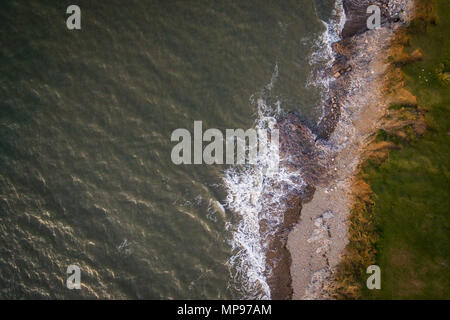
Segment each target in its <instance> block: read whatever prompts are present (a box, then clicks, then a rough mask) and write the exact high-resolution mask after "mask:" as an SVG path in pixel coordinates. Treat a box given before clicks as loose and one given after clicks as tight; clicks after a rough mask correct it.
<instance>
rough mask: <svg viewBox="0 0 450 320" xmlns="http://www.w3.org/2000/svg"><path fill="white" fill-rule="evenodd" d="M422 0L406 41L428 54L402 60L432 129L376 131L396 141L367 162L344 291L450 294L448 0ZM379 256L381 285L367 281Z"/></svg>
mask: <svg viewBox="0 0 450 320" xmlns="http://www.w3.org/2000/svg"><path fill="white" fill-rule="evenodd" d="M419 3H420V4H421V5H422V6H423V7H422V9H423V10H424V12H423V14H420V15H419V18H418V19H416V20H415V21H414V22H413V23H412V24H411V26H410V27H409V28H408V30H407V34H408V36H409V37H410V41H409V42H408V45H407V46H406V48H405V49H406V51H408V53H411V52H412V51H413V50H415V49H416V48H420V49H421V50H422V52H423V59H422V60H421V61H419V62H414V63H411V64H405V65H403V66H402V67H401V68H402V70H403V72H404V74H405V80H406V81H405V83H406V89H408V90H410V91H411V92H412V93H413V94H414V95H415V96H416V97H417V99H418V103H419V106H420V107H421V108H423V109H425V110H426V116H425V118H426V122H427V125H428V129H427V131H426V132H425V133H424V134H423V135H422V136H420V137H416V136H415V135H414V132H413V130H412V129H411V127H408V126H406V127H403V128H401V131H403V133H402V135H397V134H395V133H392V132H391V133H388V132H386V131H384V130H380V131H379V132H378V133H377V135H376V139H375V140H376V142H377V143H380V142H384V141H386V142H389V143H390V144H394V145H396V146H397V148H393V149H391V150H390V151H389V153H388V156H387V158H383V159H382V161H374V160H373V159H370V158H369V159H368V160H367V161H366V162H365V163H364V164H363V165H362V169H361V173H360V176H361V183H363V184H366V183H367V186H366V187H363V188H362V189H363V190H364V188H366V189H367V191H363V192H362V193H361V195H359V198H358V199H357V201H356V204H355V207H354V209H353V211H352V215H351V220H350V230H349V237H350V243H349V245H348V247H347V257H346V258H344V259H343V263H342V264H341V266H340V269H339V272H338V281H340V286H341V287H340V290H338V295H339V296H340V297H341V298H362V299H450V261H449V260H450V238H449V235H450V201H449V199H450V194H449V191H450V172H449V160H450V119H449V115H450V83H449V71H450V42H449V40H448V34H449V33H450V25H449V21H450V2H449V1H447V0H434V1H432V0H429V1H426V0H421V1H420V2H419ZM427 4H430V6H427ZM426 8H428V9H427V10H425V9H426ZM429 8H432V11H430V10H429ZM389 109H390V110H406V113H403V115H402V117H406V116H407V112H409V111H410V110H411V109H412V107H411V106H404V105H392V106H391V108H389ZM399 120H404V119H399ZM402 137H403V138H402ZM405 137H406V138H405ZM373 263H374V264H377V265H378V266H380V268H381V279H382V280H381V281H382V283H381V290H368V289H367V287H366V279H367V277H368V275H367V274H365V268H367V266H368V265H370V264H373ZM345 286H347V288H345ZM343 288H344V289H343Z"/></svg>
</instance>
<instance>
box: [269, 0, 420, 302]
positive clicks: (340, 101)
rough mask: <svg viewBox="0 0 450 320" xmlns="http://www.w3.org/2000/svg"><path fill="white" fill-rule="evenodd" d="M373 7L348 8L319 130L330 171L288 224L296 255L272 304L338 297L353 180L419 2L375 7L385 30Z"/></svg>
mask: <svg viewBox="0 0 450 320" xmlns="http://www.w3.org/2000/svg"><path fill="white" fill-rule="evenodd" d="M372 2H373V1H359V2H355V1H345V0H344V1H343V6H344V10H345V15H346V18H347V19H346V22H345V25H344V27H343V30H342V40H341V41H339V42H336V43H334V44H333V51H334V54H335V61H334V63H333V66H332V67H331V68H330V70H328V72H329V74H331V75H333V76H334V78H335V80H334V81H333V82H332V83H331V85H330V99H329V101H328V102H327V103H325V106H324V107H325V112H324V116H323V119H322V121H321V122H320V123H319V125H318V126H317V127H318V135H317V136H318V138H320V139H321V140H325V141H326V143H327V144H328V145H331V146H332V149H333V151H332V153H331V159H330V161H331V165H329V166H327V172H326V173H325V174H323V176H324V178H323V179H318V181H316V183H315V184H314V189H315V191H314V193H313V194H312V196H311V195H310V197H309V199H307V198H305V197H304V198H303V201H302V203H300V204H298V205H297V207H296V208H295V209H294V211H297V210H298V212H297V223H295V221H292V215H291V214H289V216H290V217H289V218H288V219H286V220H288V221H287V223H285V225H284V227H285V229H288V234H287V235H286V236H285V237H286V238H287V240H286V241H285V242H286V244H285V249H287V251H288V253H290V255H289V254H288V255H287V256H288V257H286V254H283V255H282V259H283V261H282V262H280V263H279V265H282V267H280V268H278V269H279V270H276V269H275V270H274V276H273V280H274V281H275V282H276V281H278V283H275V285H274V284H273V282H274V281H272V285H271V289H272V292H273V294H272V298H274V299H290V298H292V299H329V298H331V297H332V294H330V292H329V291H330V290H329V288H330V287H331V286H332V285H333V281H334V280H333V278H334V276H335V274H336V268H337V266H338V265H339V263H340V261H341V256H342V254H343V253H344V250H345V248H346V246H347V243H348V227H349V221H348V218H349V214H350V210H351V206H352V205H353V198H352V193H353V192H352V184H353V179H354V177H355V175H356V172H357V168H358V166H359V165H360V162H361V158H362V154H363V152H364V149H365V148H366V147H367V145H368V143H369V142H370V138H371V137H372V136H373V134H374V133H375V131H376V129H377V128H378V127H379V125H380V119H381V118H382V116H383V114H384V112H385V111H386V109H387V107H388V101H387V99H386V97H385V95H384V93H383V88H384V86H385V82H386V73H387V72H388V67H389V63H388V61H387V56H388V55H387V54H386V52H388V51H389V50H390V48H391V41H392V39H393V37H394V33H395V31H396V30H397V29H398V27H399V26H402V25H405V24H407V23H408V22H409V21H410V19H411V16H412V11H413V1H406V0H405V1H396V2H394V3H390V4H389V5H387V4H384V2H385V1H377V3H378V4H379V6H380V7H382V8H383V9H382V16H383V17H384V18H383V19H382V28H381V29H380V30H367V28H366V27H365V22H366V19H367V18H366V13H365V9H366V8H367V6H368V5H370V4H372ZM401 10H404V11H403V12H402V11H401ZM298 216H300V217H299V218H298ZM294 217H295V215H294ZM291 229H292V230H291ZM277 252H278V253H279V252H280V251H279V250H277ZM269 260H270V259H269ZM287 265H288V266H289V269H288V270H289V271H290V272H288V273H286V266H287ZM281 274H284V276H283V275H281ZM277 275H278V276H277ZM280 275H281V276H280ZM280 279H282V281H281V282H280ZM289 280H290V282H289ZM286 282H288V285H289V287H290V290H289V289H286V285H287V284H286ZM270 284H271V283H269V285H270ZM280 288H282V289H280ZM289 291H290V292H289Z"/></svg>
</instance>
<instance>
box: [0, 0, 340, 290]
mask: <svg viewBox="0 0 450 320" xmlns="http://www.w3.org/2000/svg"><path fill="white" fill-rule="evenodd" d="M71 4H77V5H78V6H79V7H80V8H81V13H82V15H81V25H82V29H81V30H68V29H67V27H66V19H67V17H68V15H67V14H66V8H67V7H68V6H69V5H71ZM333 7H334V0H329V1H325V0H323V1H318V0H317V1H311V0H296V1H290V0H283V1H275V0H273V1H267V0H265V1H256V0H241V1H224V0H220V1H219V0H211V1H206V0H205V1H194V0H186V1H168V0H164V1H156V0H151V1H150V0H149V1H144V0H141V1H136V0H129V1H118V0H109V1H106V0H101V1H87V0H77V1H76V2H75V3H73V1H65V0H63V1H45V0H40V1H39V0H30V1H25V0H22V1H13V0H4V1H2V2H1V4H0V26H1V27H0V64H1V68H0V298H3V299H5V298H38V299H40V298H44V299H45V298H60V299H77V298H96V297H97V298H103V299H105V298H118V299H136V298H137V299H206V298H208V299H228V298H245V297H247V295H248V292H247V290H246V288H245V287H246V285H247V284H246V281H245V279H232V278H233V276H232V270H233V266H232V265H230V257H231V256H232V255H233V252H232V245H231V244H230V239H231V234H230V233H231V231H230V230H232V228H229V227H227V226H229V225H231V226H232V225H233V224H235V223H236V220H237V218H236V216H235V214H234V213H233V212H232V210H229V209H228V208H227V207H226V206H225V207H223V205H224V204H225V203H224V201H225V199H226V197H227V194H226V190H225V189H224V188H223V179H224V170H225V169H226V166H221V165H212V166H207V165H197V166H194V165H184V166H183V165H181V166H176V165H174V164H173V163H172V162H171V157H170V154H171V150H172V148H173V146H174V143H172V142H171V141H170V136H171V133H172V132H173V131H174V130H175V129H177V128H186V129H188V130H190V131H192V130H193V122H194V121H195V120H201V121H203V126H204V128H205V129H206V128H217V129H219V130H222V131H224V130H225V129H227V128H243V129H248V128H251V127H252V126H254V122H255V119H256V114H257V106H256V104H255V100H256V99H257V98H261V99H263V100H264V101H265V103H266V104H267V105H279V106H281V108H282V109H283V110H287V111H289V110H294V111H296V112H298V114H299V115H300V116H301V117H302V118H304V119H305V120H306V121H308V122H309V123H311V124H313V123H315V122H316V121H317V120H318V119H319V117H320V112H321V108H320V99H321V97H320V93H321V89H320V87H317V86H311V85H307V84H308V80H309V79H310V76H311V72H313V70H314V68H317V67H318V66H317V65H314V64H313V65H312V64H311V63H310V60H311V54H312V53H313V51H314V50H315V49H317V48H315V45H314V44H315V42H316V41H317V39H318V38H319V36H320V35H321V34H322V33H323V32H324V25H323V23H322V22H321V21H320V19H322V20H325V21H327V20H328V19H329V18H330V16H331V11H332V8H333ZM71 264H75V265H78V266H79V267H80V269H81V283H82V288H81V290H69V289H67V288H66V279H67V277H68V275H67V274H66V270H67V267H68V266H69V265H71ZM230 270H231V271H230Z"/></svg>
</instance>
